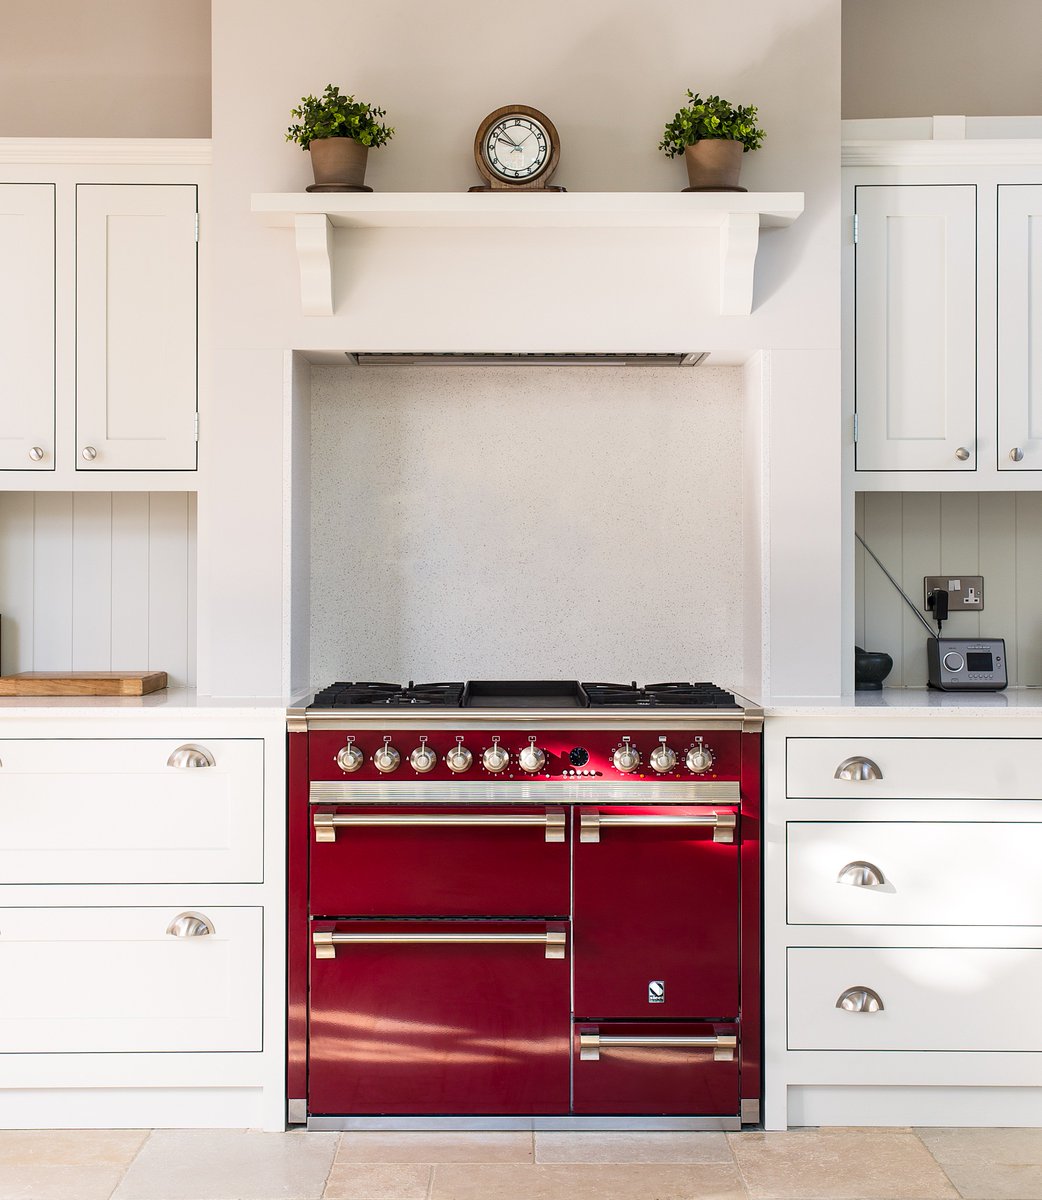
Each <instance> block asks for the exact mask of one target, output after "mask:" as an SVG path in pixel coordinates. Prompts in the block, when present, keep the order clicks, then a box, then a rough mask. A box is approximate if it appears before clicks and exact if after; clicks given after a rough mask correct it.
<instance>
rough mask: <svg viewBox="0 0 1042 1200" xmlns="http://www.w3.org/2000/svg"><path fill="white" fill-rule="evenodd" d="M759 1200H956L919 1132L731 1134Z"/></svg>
mask: <svg viewBox="0 0 1042 1200" xmlns="http://www.w3.org/2000/svg"><path fill="white" fill-rule="evenodd" d="M728 1140H729V1141H730V1143H731V1149H732V1150H733V1151H734V1156H735V1161H736V1162H737V1163H738V1167H739V1170H740V1171H741V1172H742V1177H743V1179H744V1180H745V1185H746V1187H747V1188H748V1189H749V1195H750V1196H751V1197H754V1200H944V1198H952V1200H957V1197H958V1193H957V1192H956V1191H955V1189H954V1188H953V1187H952V1186H951V1184H950V1183H949V1182H948V1179H947V1176H946V1175H945V1173H944V1172H943V1171H942V1170H941V1168H940V1167H939V1166H938V1164H937V1162H936V1160H935V1159H934V1158H933V1156H932V1155H931V1154H930V1152H929V1151H928V1150H927V1149H926V1147H925V1146H924V1145H923V1143H922V1142H921V1141H920V1140H919V1138H918V1137H917V1136H916V1135H915V1133H914V1132H913V1131H912V1130H908V1129H905V1130H880V1129H820V1130H810V1129H806V1130H790V1131H789V1132H787V1133H752V1132H750V1133H741V1134H730V1135H729V1138H728Z"/></svg>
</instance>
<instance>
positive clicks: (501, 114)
mask: <svg viewBox="0 0 1042 1200" xmlns="http://www.w3.org/2000/svg"><path fill="white" fill-rule="evenodd" d="M560 157H561V139H560V138H559V137H558V136H557V130H556V129H555V128H554V123H553V121H551V120H550V118H549V117H548V116H546V115H545V114H544V113H541V112H540V111H539V109H537V108H529V107H528V105H527V104H507V105H505V106H504V107H503V108H497V109H496V111H495V112H492V113H489V114H488V116H487V117H486V118H485V119H484V120H483V121H482V122H481V124H480V125H479V126H478V131H477V133H476V134H475V135H474V161H475V162H476V163H477V164H478V170H479V171H480V172H481V174H482V175H484V177H485V178H486V179H487V180H488V182H487V183H482V184H478V185H477V186H475V187H472V188H471V189H470V190H471V191H472V192H493V191H496V192H498V191H530V192H536V191H539V192H563V191H564V190H565V189H564V188H563V187H556V186H554V185H553V184H551V183H550V182H549V180H550V176H551V175H553V173H554V171H556V170H557V163H558V160H559V159H560Z"/></svg>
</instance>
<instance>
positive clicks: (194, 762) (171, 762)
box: [166, 742, 217, 769]
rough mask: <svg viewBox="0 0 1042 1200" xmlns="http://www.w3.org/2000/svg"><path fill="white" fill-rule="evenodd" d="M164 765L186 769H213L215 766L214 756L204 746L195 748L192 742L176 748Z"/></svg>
mask: <svg viewBox="0 0 1042 1200" xmlns="http://www.w3.org/2000/svg"><path fill="white" fill-rule="evenodd" d="M166 765H167V766H168V767H181V768H183V769H187V768H189V767H213V766H216V765H217V764H216V762H215V760H214V756H213V755H212V754H211V753H210V751H209V750H207V748H206V747H205V746H196V745H195V744H194V743H192V742H186V743H185V745H183V746H178V747H177V749H176V750H175V751H173V753H172V754H171V755H170V757H169V758H168V759H167V760H166Z"/></svg>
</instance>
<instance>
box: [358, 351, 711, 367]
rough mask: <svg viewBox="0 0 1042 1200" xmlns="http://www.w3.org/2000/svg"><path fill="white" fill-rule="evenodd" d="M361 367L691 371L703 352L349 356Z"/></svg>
mask: <svg viewBox="0 0 1042 1200" xmlns="http://www.w3.org/2000/svg"><path fill="white" fill-rule="evenodd" d="M347 357H348V358H349V359H350V360H351V361H352V362H353V363H355V364H356V365H357V366H360V367H481V366H484V367H500V366H524V367H693V366H696V365H697V364H698V363H700V362H701V361H702V359H703V358H705V357H706V352H705V351H699V352H695V353H689V354H497V353H489V354H351V353H348V355H347Z"/></svg>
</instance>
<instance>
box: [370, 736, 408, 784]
mask: <svg viewBox="0 0 1042 1200" xmlns="http://www.w3.org/2000/svg"><path fill="white" fill-rule="evenodd" d="M401 761H402V756H401V755H400V754H399V753H398V751H397V750H395V748H394V747H393V746H392V745H391V739H390V738H389V737H385V738H384V744H383V745H382V746H381V747H380V749H379V750H377V752H376V753H375V754H374V755H373V764H374V766H375V767H376V769H377V770H378V771H379V772H380V774H381V775H390V773H391V772H392V771H397V770H398V764H399V763H400V762H401Z"/></svg>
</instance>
